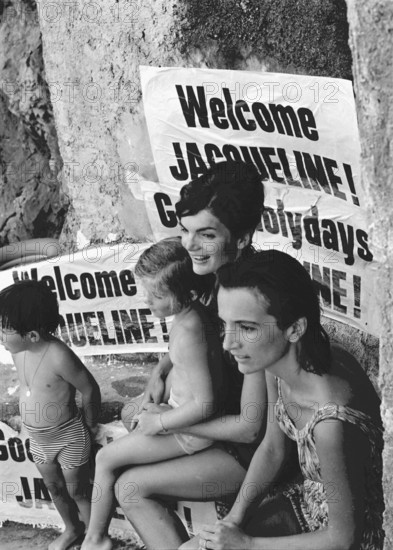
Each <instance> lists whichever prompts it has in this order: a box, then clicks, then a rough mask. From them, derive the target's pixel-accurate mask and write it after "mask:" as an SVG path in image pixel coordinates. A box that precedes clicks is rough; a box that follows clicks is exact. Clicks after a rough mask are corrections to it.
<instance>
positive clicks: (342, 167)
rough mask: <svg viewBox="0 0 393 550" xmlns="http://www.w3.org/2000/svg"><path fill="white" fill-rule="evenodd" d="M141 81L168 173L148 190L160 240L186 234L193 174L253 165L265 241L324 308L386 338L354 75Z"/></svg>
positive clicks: (240, 74) (184, 75) (151, 70)
mask: <svg viewBox="0 0 393 550" xmlns="http://www.w3.org/2000/svg"><path fill="white" fill-rule="evenodd" d="M141 79H142V92H143V100H144V108H145V115H146V119H147V124H148V129H149V135H150V141H151V145H152V150H153V155H154V160H155V164H156V168H157V173H158V178H159V181H160V184H152V182H146V187H145V192H143V191H144V188H143V184H142V186H141V189H142V195H143V198H144V200H145V204H146V208H147V212H148V215H149V219H150V222H151V225H152V228H153V232H154V234H155V237H156V239H159V238H162V237H164V236H168V235H173V234H178V232H179V230H178V227H177V220H176V216H175V212H174V203H175V202H176V200H178V196H179V190H180V188H181V187H182V186H183V185H184V184H185V183H187V182H188V181H189V180H190V178H192V177H196V176H199V175H200V174H201V173H203V171H204V170H205V169H206V166H208V165H210V164H211V163H212V162H217V161H220V160H225V159H228V160H230V159H235V160H244V161H247V162H252V163H254V164H255V165H256V166H257V168H258V170H259V171H260V173H261V175H262V177H263V179H264V184H265V195H266V200H265V205H266V210H265V212H264V214H263V217H262V219H261V224H260V226H259V227H258V230H257V232H256V236H255V244H256V247H257V248H261V249H263V250H267V249H271V248H277V249H279V250H282V251H284V252H287V253H289V254H291V255H293V256H294V257H296V258H297V259H298V260H299V261H300V262H302V263H303V265H304V266H305V267H306V269H307V270H308V271H309V273H310V275H311V276H312V278H313V279H314V281H315V284H316V286H317V288H318V290H319V292H320V295H321V302H322V305H323V308H324V313H325V315H326V316H328V317H331V318H333V319H336V320H338V321H342V322H345V323H349V324H351V325H353V326H355V327H357V328H359V329H361V330H365V331H366V332H369V333H371V334H375V335H378V334H379V321H378V318H377V313H376V312H375V311H373V308H371V307H370V305H371V304H372V297H373V295H374V294H375V291H376V289H375V288H374V280H375V278H374V270H375V262H374V263H373V254H372V251H371V250H370V247H369V243H368V233H367V221H366V214H365V209H364V194H363V191H362V189H361V188H360V181H359V172H360V167H359V164H360V146H359V136H358V129H357V122H356V112H355V103H354V97H353V92H352V85H351V82H349V81H346V80H340V79H333V78H322V77H312V76H300V75H285V74H273V73H253V72H244V71H222V70H209V69H182V68H155V67H141ZM374 309H375V308H374Z"/></svg>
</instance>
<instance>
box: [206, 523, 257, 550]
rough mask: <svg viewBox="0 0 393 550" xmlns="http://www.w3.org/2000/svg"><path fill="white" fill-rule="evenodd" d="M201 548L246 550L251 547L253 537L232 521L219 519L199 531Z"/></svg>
mask: <svg viewBox="0 0 393 550" xmlns="http://www.w3.org/2000/svg"><path fill="white" fill-rule="evenodd" d="M199 548H211V549H214V550H244V548H251V537H249V536H248V535H246V534H245V533H243V531H242V530H241V529H240V528H239V526H238V525H237V524H236V523H234V522H232V521H226V520H222V521H217V522H216V523H215V524H214V525H209V526H205V528H204V529H203V530H202V531H201V532H200V533H199Z"/></svg>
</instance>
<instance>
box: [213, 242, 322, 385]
mask: <svg viewBox="0 0 393 550" xmlns="http://www.w3.org/2000/svg"><path fill="white" fill-rule="evenodd" d="M217 276H218V283H219V285H220V286H222V287H223V288H250V289H255V290H256V291H257V292H258V293H260V294H261V295H262V296H263V297H264V299H265V300H266V301H267V303H268V304H269V306H268V310H267V312H268V313H269V314H270V315H272V316H273V317H275V319H276V320H277V325H278V327H279V329H280V330H285V329H287V328H288V327H290V326H291V325H292V324H293V323H294V322H295V321H296V320H297V319H299V318H300V317H305V318H306V319H307V329H306V332H305V333H304V334H303V336H302V338H301V352H300V356H299V363H300V366H301V367H302V368H303V369H304V370H306V371H309V372H314V373H315V374H320V375H321V374H324V373H326V372H328V371H329V369H330V364H331V351H330V342H329V336H328V335H327V333H326V331H325V329H324V328H323V327H322V325H321V310H320V305H319V299H318V294H317V292H316V290H315V287H314V284H313V282H312V280H311V278H310V276H309V274H308V273H307V271H306V270H305V269H304V267H303V266H302V265H301V264H300V263H299V262H298V261H297V260H295V259H294V258H292V256H289V255H288V254H285V253H284V252H279V251H278V250H269V251H261V252H256V253H255V254H253V255H252V256H250V257H249V258H247V259H244V260H243V261H239V262H234V263H232V264H227V265H224V266H222V267H220V269H219V270H218V273H217Z"/></svg>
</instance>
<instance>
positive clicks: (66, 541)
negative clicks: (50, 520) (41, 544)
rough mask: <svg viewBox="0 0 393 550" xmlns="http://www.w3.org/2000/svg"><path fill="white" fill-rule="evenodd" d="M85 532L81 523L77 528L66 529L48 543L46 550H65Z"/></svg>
mask: <svg viewBox="0 0 393 550" xmlns="http://www.w3.org/2000/svg"><path fill="white" fill-rule="evenodd" d="M84 532H85V524H84V523H81V524H80V525H78V526H77V527H70V528H68V529H67V528H66V530H65V531H64V532H63V533H62V534H61V535H60V536H59V537H57V539H55V540H54V541H53V542H51V543H50V545H49V546H48V550H67V548H69V547H70V546H71V545H72V544H73V543H76V542H77V540H78V539H80V538H81V537H82V535H83V534H84Z"/></svg>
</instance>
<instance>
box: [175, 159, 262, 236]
mask: <svg viewBox="0 0 393 550" xmlns="http://www.w3.org/2000/svg"><path fill="white" fill-rule="evenodd" d="M263 201H264V189H263V183H262V179H261V176H260V174H259V172H258V170H257V169H256V167H255V166H254V165H253V164H247V163H245V162H241V161H224V162H219V163H217V164H214V165H213V166H212V167H211V168H209V169H208V170H207V171H206V173H205V174H203V175H202V176H200V177H198V178H195V179H193V180H191V181H190V182H189V183H188V184H186V185H184V186H183V187H182V188H181V190H180V200H179V201H178V202H177V203H176V204H175V208H176V214H177V217H178V218H179V219H181V218H183V217H184V216H194V215H195V214H198V212H200V211H201V210H209V211H210V212H211V213H212V214H213V215H214V216H216V217H217V218H218V219H219V220H220V222H221V223H223V224H224V225H225V227H227V229H229V231H230V232H231V234H232V235H233V236H234V237H236V238H239V237H242V236H243V235H245V234H247V233H249V234H250V236H251V235H252V234H253V233H254V231H255V229H256V228H257V225H258V224H259V223H260V221H261V216H262V212H263V207H264V206H263Z"/></svg>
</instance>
